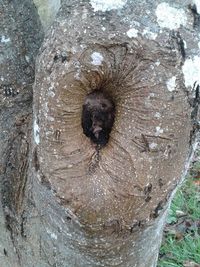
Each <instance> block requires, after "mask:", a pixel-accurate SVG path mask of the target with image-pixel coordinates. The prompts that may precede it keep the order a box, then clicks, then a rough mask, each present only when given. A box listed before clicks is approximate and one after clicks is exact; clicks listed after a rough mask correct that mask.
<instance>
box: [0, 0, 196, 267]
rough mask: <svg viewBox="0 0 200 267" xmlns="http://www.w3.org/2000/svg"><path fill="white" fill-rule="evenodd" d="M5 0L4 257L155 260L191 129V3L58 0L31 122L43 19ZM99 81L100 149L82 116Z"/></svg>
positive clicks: (32, 261)
mask: <svg viewBox="0 0 200 267" xmlns="http://www.w3.org/2000/svg"><path fill="white" fill-rule="evenodd" d="M103 2H104V1H103ZM152 2H153V3H152ZM8 3H9V1H8V2H7V1H4V3H2V4H1V5H2V8H3V14H4V17H3V20H2V26H1V30H2V31H4V32H3V33H2V36H4V37H1V43H2V48H3V49H2V57H1V68H2V70H3V71H2V73H3V75H2V77H3V79H1V83H2V84H1V88H2V91H1V117H0V120H1V128H2V131H1V138H0V142H1V143H0V145H1V151H0V153H1V157H0V158H1V188H2V190H1V202H2V203H1V204H2V209H1V214H0V215H1V217H0V220H1V224H0V227H1V228H0V230H1V233H3V234H2V236H1V237H0V238H1V240H0V249H1V258H0V263H1V266H3V267H4V266H6V267H7V266H16V267H18V266H22V267H26V266H34V267H35V266H36V267H45V266H59V267H62V266H63V267H74V266H79V267H86V266H91V267H95V266H99V267H100V266H107V267H108V266H121V267H133V266H136V267H149V266H156V262H157V256H158V251H159V247H160V243H161V239H162V231H163V227H164V223H165V219H166V215H167V210H168V207H169V205H170V201H171V199H172V197H173V195H174V192H175V190H176V188H177V185H178V184H180V183H181V181H182V180H183V179H184V177H185V173H186V172H187V169H188V166H189V162H190V159H191V158H192V155H193V152H194V150H195V147H196V144H197V140H198V129H199V91H198V90H199V86H198V83H199V80H200V78H199V72H198V63H199V62H200V57H199V55H198V50H199V47H198V45H199V42H200V39H199V29H200V16H199V14H198V12H199V10H198V9H196V8H195V6H194V5H189V4H191V3H190V1H186V0H185V1H182V3H181V6H180V5H179V1H178V0H177V1H167V3H165V4H164V5H163V3H161V2H160V1H124V2H120V1H118V4H119V5H118V6H117V5H115V6H114V8H113V6H112V5H107V4H104V5H97V4H98V1H84V2H80V1H63V3H62V8H61V10H60V12H59V14H58V16H57V19H56V20H55V22H54V24H53V26H52V27H51V28H50V29H49V31H48V33H47V35H46V38H45V40H44V42H43V45H42V47H41V49H40V52H39V54H38V58H37V62H36V75H35V84H34V90H33V96H34V101H33V122H32V116H31V107H32V91H31V86H32V83H33V80H34V63H35V56H36V54H37V53H38V48H39V46H40V44H41V40H42V31H41V25H40V23H39V22H38V17H37V14H36V10H35V8H34V6H33V5H32V3H31V1H25V2H24V4H20V2H18V1H14V2H12V4H10V3H9V4H8ZM144 7H145V8H144ZM197 8H198V6H197ZM22 10H23V12H24V13H23V15H21V16H20V14H21V12H22ZM30 14H31V15H30ZM165 14H167V15H168V17H167V18H166V17H165ZM174 17H175V18H176V20H174ZM13 19H15V20H14V23H13ZM166 21H167V22H166ZM95 89H98V90H105V91H106V92H109V94H110V95H111V96H112V98H113V100H114V102H115V105H116V119H115V123H114V126H113V129H112V132H111V136H110V140H109V143H108V144H107V145H106V146H105V147H104V148H102V149H100V150H98V151H97V150H96V148H95V147H94V145H93V144H92V143H91V141H90V140H89V139H88V138H87V137H86V136H85V135H84V134H83V132H82V128H81V123H80V121H81V112H82V104H83V101H84V98H85V96H86V95H87V93H90V92H91V91H93V90H95ZM31 125H33V130H32V134H31V128H32V126H31ZM11 129H12V130H11Z"/></svg>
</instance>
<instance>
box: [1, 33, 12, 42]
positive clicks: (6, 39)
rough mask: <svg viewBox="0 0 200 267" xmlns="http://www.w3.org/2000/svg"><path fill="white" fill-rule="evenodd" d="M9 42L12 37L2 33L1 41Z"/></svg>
mask: <svg viewBox="0 0 200 267" xmlns="http://www.w3.org/2000/svg"><path fill="white" fill-rule="evenodd" d="M8 42H10V38H9V37H7V38H6V36H5V35H2V36H1V43H8Z"/></svg>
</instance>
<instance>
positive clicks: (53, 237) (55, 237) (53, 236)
mask: <svg viewBox="0 0 200 267" xmlns="http://www.w3.org/2000/svg"><path fill="white" fill-rule="evenodd" d="M47 233H48V234H49V235H50V236H51V238H52V239H55V240H57V239H58V237H57V235H56V234H55V233H53V232H51V231H50V230H49V229H47Z"/></svg>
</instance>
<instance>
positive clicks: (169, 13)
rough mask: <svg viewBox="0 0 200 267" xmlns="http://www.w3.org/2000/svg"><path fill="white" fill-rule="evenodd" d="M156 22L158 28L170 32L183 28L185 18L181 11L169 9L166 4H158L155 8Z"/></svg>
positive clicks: (185, 21)
mask: <svg viewBox="0 0 200 267" xmlns="http://www.w3.org/2000/svg"><path fill="white" fill-rule="evenodd" d="M156 16H157V22H158V24H159V25H160V27H163V28H164V27H165V28H168V29H170V30H174V29H178V28H179V27H180V26H181V25H183V26H185V25H186V23H187V17H186V14H185V12H184V10H183V9H181V8H179V9H178V8H174V7H171V6H170V5H169V4H168V3H165V2H163V3H160V4H159V5H158V6H157V8H156Z"/></svg>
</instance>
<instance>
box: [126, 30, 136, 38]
mask: <svg viewBox="0 0 200 267" xmlns="http://www.w3.org/2000/svg"><path fill="white" fill-rule="evenodd" d="M126 34H127V35H128V37H129V38H133V37H137V35H138V30H136V29H134V28H131V29H130V30H128V31H127V32H126Z"/></svg>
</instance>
